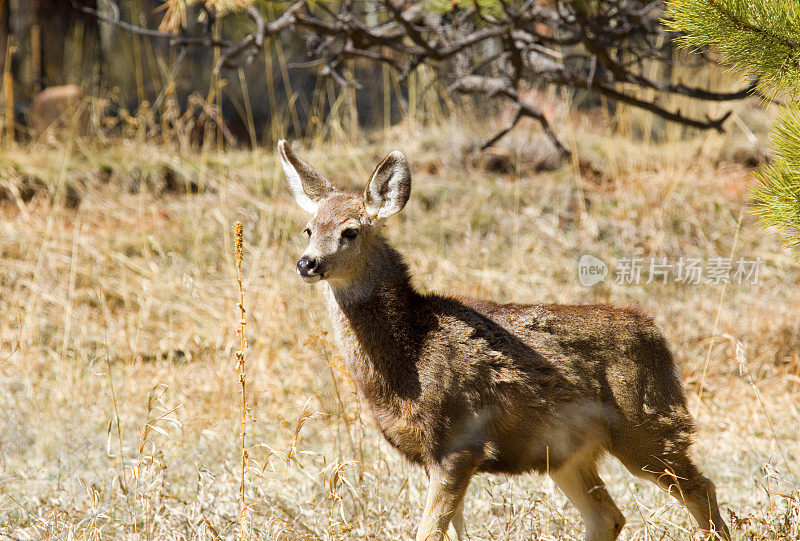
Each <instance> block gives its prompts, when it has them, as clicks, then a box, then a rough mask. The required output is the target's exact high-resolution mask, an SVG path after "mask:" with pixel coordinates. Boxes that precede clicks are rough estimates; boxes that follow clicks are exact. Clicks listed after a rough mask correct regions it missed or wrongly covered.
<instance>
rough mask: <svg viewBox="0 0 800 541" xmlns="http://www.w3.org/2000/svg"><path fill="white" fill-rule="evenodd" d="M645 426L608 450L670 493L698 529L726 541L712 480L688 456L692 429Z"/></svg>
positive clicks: (637, 473) (725, 527) (726, 533)
mask: <svg viewBox="0 0 800 541" xmlns="http://www.w3.org/2000/svg"><path fill="white" fill-rule="evenodd" d="M647 426H648V425H647V424H644V425H640V426H638V427H637V429H636V430H635V433H629V434H626V435H625V436H624V437H623V438H621V439H618V440H616V441H615V442H614V443H616V445H612V448H611V449H610V451H611V452H612V453H613V454H614V456H616V457H617V458H619V460H620V461H621V462H622V463H623V464H624V465H625V467H626V468H627V469H628V470H629V471H630V472H631V473H632V474H634V475H636V476H638V477H641V478H643V479H647V480H649V481H652V482H653V483H655V484H657V485H658V486H659V487H661V488H662V489H664V490H666V491H667V492H669V494H670V495H672V496H673V497H674V498H675V499H676V500H678V502H680V503H681V504H682V505H683V506H684V507H686V509H687V510H688V511H689V512H690V513H691V514H692V516H693V517H694V519H695V521H696V522H697V525H698V526H699V527H700V529H702V530H703V531H706V532H713V533H714V534H715V535H716V536H718V537H720V538H722V539H725V540H729V539H730V538H731V534H730V531H729V530H728V526H727V525H726V524H725V521H724V520H723V519H722V515H721V514H720V512H719V506H718V505H717V492H716V489H715V487H714V483H712V482H711V480H709V479H708V478H707V477H705V476H703V474H702V473H701V472H700V470H699V469H698V468H697V466H696V465H695V463H694V462H693V461H692V459H691V457H690V456H689V446H690V443H691V429H690V428H688V427H683V426H681V427H677V428H674V427H673V430H671V431H664V430H652V431H647V430H646V427H647ZM615 439H616V438H615Z"/></svg>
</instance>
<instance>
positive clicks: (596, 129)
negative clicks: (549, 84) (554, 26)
mask: <svg viewBox="0 0 800 541" xmlns="http://www.w3.org/2000/svg"><path fill="white" fill-rule="evenodd" d="M740 113H741V118H743V119H744V121H743V122H744V123H745V124H747V125H749V126H751V128H752V127H753V126H756V125H757V124H758V123H759V122H761V121H760V120H759V118H758V117H757V116H753V113H750V112H748V111H747V110H742V111H740ZM565 114H566V113H565ZM748 115H750V116H749V117H748ZM567 120H568V122H567ZM562 121H564V126H565V128H564V129H565V130H567V131H568V133H569V139H570V140H571V141H573V142H575V143H576V144H577V146H578V148H580V149H582V154H583V155H584V156H586V157H587V158H588V159H589V160H590V161H591V167H590V166H588V165H587V164H586V163H585V162H578V161H576V162H575V163H574V164H573V166H569V167H565V168H562V169H560V170H557V171H555V172H550V173H546V172H542V173H537V172H536V167H537V163H539V161H540V159H541V155H542V154H543V152H542V150H541V149H542V148H546V147H543V145H546V143H544V142H543V141H542V140H541V139H540V138H539V137H538V136H537V135H536V132H535V130H534V131H532V132H530V133H529V132H526V131H525V130H521V131H517V132H515V133H514V136H513V137H512V138H511V139H510V140H509V141H508V142H506V143H505V144H504V145H503V148H502V149H499V150H498V151H497V154H498V155H500V156H501V157H503V156H504V160H503V161H502V163H503V164H504V165H503V167H505V168H507V169H510V170H512V171H513V172H511V173H490V172H486V171H485V170H483V169H481V168H480V167H477V166H473V165H470V164H472V163H473V162H475V163H477V161H475V160H472V158H471V156H470V154H469V152H468V151H467V150H465V149H468V148H470V147H471V146H472V145H474V144H475V143H476V142H477V141H479V140H480V139H481V135H483V133H484V131H486V132H488V127H486V126H484V127H481V128H475V127H472V126H467V125H463V124H456V123H453V124H448V125H443V126H440V127H424V126H404V127H400V128H395V129H393V130H392V131H390V132H386V133H382V134H379V135H377V136H375V138H374V140H372V141H371V142H365V143H363V144H359V145H358V146H353V145H351V144H344V143H337V144H334V143H318V144H316V145H315V146H314V148H311V149H307V150H306V151H305V152H301V154H303V155H305V157H307V158H308V159H309V161H311V162H312V163H315V164H317V165H319V167H320V168H321V169H323V170H324V171H325V172H326V173H328V174H329V176H330V177H331V178H332V179H335V181H338V182H339V183H340V185H341V186H343V187H348V188H354V189H360V187H361V186H362V183H363V182H365V180H366V178H367V176H368V174H369V172H370V171H371V169H372V167H373V165H374V164H375V163H376V160H377V159H379V158H380V157H382V156H383V155H385V153H386V152H387V151H389V150H391V149H393V148H401V149H403V150H404V151H405V152H406V154H407V155H408V156H409V159H410V161H411V164H412V168H413V172H414V191H413V193H412V199H411V201H410V203H409V205H408V206H407V208H406V210H405V211H404V212H403V213H402V214H401V215H400V216H399V217H397V218H393V219H392V220H391V221H390V224H389V226H388V235H389V236H390V237H391V239H392V240H393V241H394V242H395V244H396V245H397V246H398V248H399V249H400V250H401V251H402V252H403V253H405V254H406V255H407V257H408V259H409V260H410V263H411V266H412V268H413V270H414V273H415V276H416V281H417V283H418V284H419V286H420V287H421V288H424V289H436V290H441V291H459V292H460V293H463V294H469V295H476V296H482V297H491V298H494V299H500V300H515V301H520V302H566V303H589V302H612V303H616V304H626V303H637V304H640V305H641V306H642V307H643V308H644V309H645V310H646V311H648V312H649V313H651V314H653V315H654V316H655V317H656V319H657V320H658V322H659V323H660V324H661V325H662V326H663V328H664V329H665V331H666V333H667V335H668V336H669V337H670V339H671V341H672V343H673V346H674V349H675V351H676V355H677V359H678V362H679V364H680V368H681V371H682V374H683V377H684V380H685V382H686V386H687V389H688V393H689V396H690V402H691V408H692V411H694V412H697V417H698V424H699V434H698V444H697V454H698V459H699V462H700V463H701V465H702V467H703V469H704V470H705V471H706V472H708V475H709V476H710V477H712V479H713V480H714V481H715V482H716V483H717V488H718V493H719V498H720V503H721V505H722V507H723V508H724V509H726V510H728V511H727V512H729V513H730V515H727V518H728V519H729V520H730V523H731V526H732V529H733V531H734V535H736V536H737V537H739V538H743V539H797V538H798V536H799V535H800V500H799V499H798V498H800V493H799V492H798V488H799V486H800V485H798V483H797V479H798V478H800V468H799V467H798V460H799V459H800V436H798V430H797V427H798V426H800V424H799V423H800V408H799V407H798V396H799V393H800V346H799V345H798V344H800V326H799V324H798V321H800V298H798V294H797V285H798V281H799V280H800V269H799V268H798V266H797V265H796V264H794V263H793V259H792V256H791V254H789V253H788V252H786V251H785V250H784V249H783V248H782V247H781V244H780V239H779V237H778V236H777V235H776V234H775V233H774V232H772V231H762V230H761V229H760V228H759V227H758V226H757V225H756V224H755V223H754V219H753V218H752V217H751V216H750V215H749V214H747V211H746V203H747V201H746V196H745V195H744V193H745V188H746V183H747V181H748V174H749V172H748V170H747V169H746V167H745V166H743V165H741V164H739V163H736V162H735V161H733V160H732V157H735V156H738V154H737V152H736V149H737V148H747V147H749V146H752V143H751V142H748V141H746V140H745V139H744V136H742V135H739V134H740V133H741V132H739V131H738V130H736V133H733V134H731V135H714V134H704V135H702V136H701V137H698V138H694V139H690V140H686V141H677V140H671V141H666V142H662V143H655V142H652V141H649V142H643V143H634V142H631V141H630V140H628V139H624V138H621V137H617V136H614V135H613V134H612V133H611V132H610V131H609V130H606V129H604V128H603V127H602V126H603V125H604V121H603V119H602V118H589V117H581V116H574V117H571V118H569V119H562ZM753 129H755V128H753ZM755 131H756V133H757V134H758V135H759V137H763V135H762V134H763V130H761V129H760V128H759V129H755ZM298 152H300V151H299V149H298ZM0 171H2V173H0V175H1V177H2V178H1V179H0V183H2V185H1V186H0V188H5V189H6V191H5V192H4V193H5V194H6V198H7V199H6V200H5V201H3V202H2V203H1V206H0V216H1V217H0V253H1V254H2V258H0V314H2V319H0V348H1V349H0V411H2V416H0V538H3V537H8V538H11V539H120V538H127V539H216V538H225V539H233V538H235V537H236V536H237V535H238V528H237V526H238V523H239V516H240V515H239V513H240V510H239V497H240V494H239V476H240V471H239V470H238V466H239V460H240V453H241V450H240V439H239V438H240V431H241V426H240V422H241V410H240V406H241V403H240V395H239V392H240V388H239V382H238V381H237V378H236V377H235V375H236V370H235V366H234V363H233V362H231V359H233V358H234V352H235V351H236V350H237V349H239V348H240V346H241V343H240V342H239V337H237V335H236V329H237V327H238V326H239V319H240V318H239V315H238V313H237V311H235V310H234V307H235V306H236V303H237V302H239V300H240V299H239V297H238V291H237V289H236V285H235V284H236V282H235V269H236V266H235V263H234V261H233V254H234V250H233V245H232V243H233V239H232V238H231V234H230V232H231V227H230V226H231V223H232V222H233V221H234V220H240V221H241V222H242V223H243V225H244V239H245V245H244V265H243V273H244V279H243V287H244V289H245V291H246V292H247V308H248V312H247V314H248V321H247V322H248V325H247V327H246V329H247V340H248V359H247V373H248V401H249V407H250V410H251V412H252V414H253V417H254V421H252V422H250V423H249V427H248V449H247V453H248V462H247V474H246V475H247V484H246V495H245V496H246V501H247V507H248V509H247V512H248V519H249V521H250V528H251V537H252V538H253V539H273V538H274V539H331V540H333V539H361V538H368V539H408V538H410V537H411V534H412V532H413V530H414V528H415V524H416V521H417V519H418V517H419V514H420V510H421V508H420V506H421V502H422V501H423V500H422V497H423V494H424V490H425V487H426V482H425V476H424V474H423V473H422V472H421V471H420V470H419V469H417V468H415V467H412V466H410V465H408V464H406V463H405V462H403V460H402V459H401V458H400V457H399V456H398V454H397V453H396V452H395V451H394V450H393V449H391V448H390V447H389V445H388V444H387V443H385V442H384V441H383V440H382V439H381V437H380V436H379V435H378V433H377V432H376V430H375V427H374V424H373V423H372V421H371V419H370V418H369V415H368V413H366V412H364V411H363V410H362V406H361V405H360V404H359V401H358V399H357V397H356V395H355V393H354V389H353V386H352V384H351V382H350V381H349V379H348V377H347V375H346V373H345V372H344V371H343V369H342V367H341V359H340V358H339V357H338V356H337V355H336V353H335V352H334V348H333V346H332V343H331V340H330V338H329V336H328V334H327V329H328V323H327V316H326V315H325V311H324V308H323V303H322V300H321V295H320V291H319V289H320V288H319V287H309V286H307V285H306V284H304V283H302V282H301V281H300V280H298V279H297V278H296V275H295V272H294V262H295V259H296V257H297V256H298V254H300V253H301V252H302V249H303V246H304V240H305V237H304V236H303V235H301V234H300V233H299V232H300V230H301V229H302V224H303V223H304V222H305V219H306V217H305V216H304V215H303V213H302V211H300V210H299V209H297V208H296V207H295V205H294V203H293V201H292V199H291V196H290V195H289V193H288V190H287V189H286V187H285V185H284V180H283V176H282V174H281V172H280V170H279V165H278V164H277V163H276V160H275V158H274V156H273V154H272V151H271V150H270V149H266V150H257V151H255V152H244V151H239V152H213V151H209V152H198V153H186V152H183V153H181V152H177V151H176V150H175V149H172V148H169V147H165V146H156V145H150V144H147V143H143V142H138V143H136V142H131V141H127V142H126V141H116V142H114V144H113V145H109V146H102V147H101V146H99V145H95V144H92V143H91V142H89V141H86V140H81V139H74V140H69V141H68V142H66V143H63V144H58V143H50V144H48V145H45V144H39V145H38V146H34V147H31V148H16V149H10V150H7V151H5V152H3V153H2V154H0ZM28 189H29V190H30V192H31V193H34V194H35V195H34V196H33V198H32V199H30V200H28V201H22V200H21V199H18V198H17V196H16V194H18V193H21V192H25V191H26V190H28ZM186 192H188V193H186ZM584 253H590V254H594V255H596V256H598V257H600V258H602V259H604V260H606V261H608V262H612V261H613V260H615V259H617V258H620V257H625V256H635V255H639V256H643V257H650V256H658V257H661V256H665V257H669V258H677V257H680V256H685V257H702V258H708V257H711V256H713V255H716V254H720V255H724V256H727V255H729V254H731V253H733V255H734V257H745V258H756V257H760V258H761V260H762V262H763V264H764V266H763V269H762V272H761V276H760V280H759V282H758V284H756V285H746V286H745V285H742V286H740V285H737V284H731V285H729V286H728V287H727V288H726V289H725V292H724V297H723V295H722V288H721V286H716V285H710V284H700V285H693V286H687V285H680V284H674V283H670V284H666V285H662V284H656V283H652V284H649V285H645V284H641V285H638V286H635V285H627V286H624V285H618V284H616V283H614V282H613V281H609V282H606V284H605V285H599V286H595V287H593V288H584V287H582V286H580V284H579V283H578V280H577V274H576V266H577V261H578V259H579V257H580V255H582V254H584ZM739 343H740V344H741V347H740V348H737V344H739ZM740 367H741V368H743V369H749V372H748V371H747V370H745V371H744V372H743V373H740ZM704 373H705V376H703V374H704ZM701 380H702V382H701ZM701 386H702V388H703V391H702V400H700V399H699V397H698V392H699V391H700V388H701ZM603 475H604V477H605V478H606V480H607V482H608V483H609V488H610V491H611V493H612V494H613V495H614V497H615V498H616V499H617V501H618V503H619V506H620V508H621V509H622V510H623V512H624V513H625V515H626V516H627V518H628V525H627V526H626V528H625V529H624V531H623V534H622V538H623V539H676V540H677V539H687V538H689V537H690V536H691V535H693V532H695V528H694V527H693V525H692V523H691V522H690V520H689V516H688V514H687V513H686V512H685V511H684V510H683V509H681V508H679V507H678V506H677V505H676V504H675V503H674V502H673V501H672V500H671V499H670V498H669V497H668V496H667V495H666V494H663V493H660V492H658V491H657V490H656V489H655V488H654V487H653V486H652V485H650V484H647V483H643V482H640V481H639V480H637V479H634V478H633V477H631V476H630V475H629V474H627V472H625V471H623V469H622V468H621V466H619V465H618V464H617V463H615V462H612V461H607V462H606V463H605V464H604V467H603ZM466 501H467V503H466V509H465V516H466V518H467V529H468V532H469V534H470V536H471V539H474V540H480V539H528V538H531V537H534V538H537V539H577V538H580V536H581V534H582V531H583V526H582V524H581V522H580V519H579V517H578V514H577V513H576V511H575V510H574V509H573V508H572V507H571V506H570V505H569V503H568V502H567V500H566V499H565V498H564V497H563V496H562V495H561V494H560V493H559V492H558V491H557V490H556V489H555V488H554V485H553V484H552V483H551V482H550V481H549V480H547V479H545V478H543V477H535V476H522V477H516V478H505V477H497V476H494V477H493V476H481V477H479V478H477V479H476V480H475V481H474V482H473V484H472V486H471V487H470V489H469V492H468V496H467V500H466Z"/></svg>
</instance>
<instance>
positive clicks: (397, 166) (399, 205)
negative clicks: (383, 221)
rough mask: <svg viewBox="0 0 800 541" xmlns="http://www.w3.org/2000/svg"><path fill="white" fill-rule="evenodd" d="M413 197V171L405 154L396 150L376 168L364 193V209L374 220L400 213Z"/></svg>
mask: <svg viewBox="0 0 800 541" xmlns="http://www.w3.org/2000/svg"><path fill="white" fill-rule="evenodd" d="M409 195H411V171H409V169H408V162H407V161H406V157H405V156H403V153H402V152H400V151H399V150H395V151H394V152H392V153H391V154H389V155H388V156H386V157H385V158H384V159H383V161H382V162H381V163H380V164H379V165H378V167H376V168H375V171H373V172H372V176H371V177H370V178H369V183H368V184H367V189H366V190H365V191H364V207H365V208H366V210H367V214H369V215H370V216H372V217H373V218H387V217H389V216H391V215H392V214H396V213H398V212H400V211H401V210H402V209H403V207H404V206H406V203H407V202H408V197H409Z"/></svg>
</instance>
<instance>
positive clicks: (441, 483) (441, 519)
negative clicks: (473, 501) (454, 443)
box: [417, 452, 477, 541]
mask: <svg viewBox="0 0 800 541" xmlns="http://www.w3.org/2000/svg"><path fill="white" fill-rule="evenodd" d="M476 465H477V461H476V460H475V458H474V456H473V454H472V453H470V452H461V453H457V454H454V455H451V456H449V457H447V458H446V459H445V460H443V461H442V463H441V464H436V465H434V466H430V467H429V468H428V479H429V480H430V484H429V486H428V496H427V499H426V501H425V511H424V512H423V514H422V520H421V522H420V524H419V529H418V530H417V541H441V540H442V539H444V535H445V533H446V532H447V528H448V526H449V525H450V521H451V520H453V517H454V515H456V516H457V518H456V522H455V524H454V526H455V528H456V533H457V535H458V538H459V539H462V534H459V533H458V531H459V528H460V529H461V530H462V532H463V525H464V523H463V517H462V500H463V499H464V493H465V492H466V491H467V486H469V482H470V479H472V475H473V474H474V473H475V469H476Z"/></svg>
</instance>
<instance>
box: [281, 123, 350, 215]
mask: <svg viewBox="0 0 800 541" xmlns="http://www.w3.org/2000/svg"><path fill="white" fill-rule="evenodd" d="M278 154H280V156H281V165H282V166H283V172H284V173H285V174H286V180H287V181H288V182H289V190H291V192H292V195H293V196H294V198H295V201H297V204H298V205H300V207H301V208H302V209H303V210H305V211H306V212H310V213H311V214H314V213H315V212H317V209H318V208H319V203H320V201H322V200H323V199H325V198H326V197H328V196H329V195H330V194H331V193H333V192H334V191H336V188H334V187H333V184H331V183H330V182H329V181H328V179H327V178H325V176H324V175H323V174H322V173H320V172H319V171H317V170H316V169H314V168H313V167H311V166H310V165H308V164H307V163H306V162H304V161H303V160H301V159H300V158H298V157H297V156H295V155H294V153H292V149H291V148H289V144H288V143H287V142H286V141H284V140H283V139H281V140H280V141H278Z"/></svg>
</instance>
